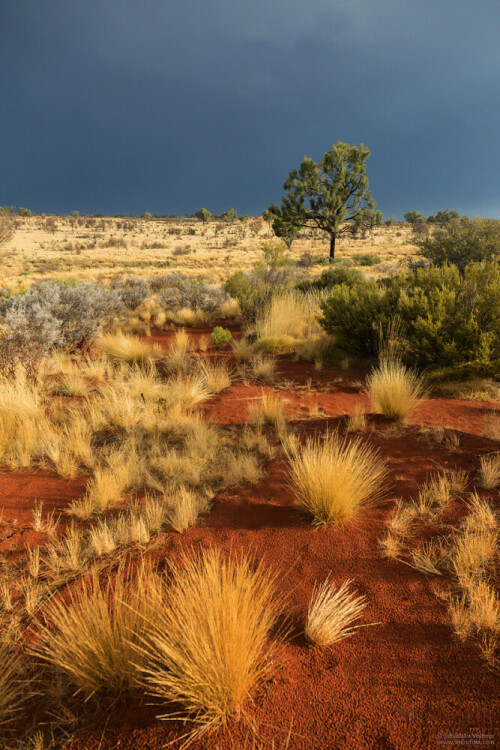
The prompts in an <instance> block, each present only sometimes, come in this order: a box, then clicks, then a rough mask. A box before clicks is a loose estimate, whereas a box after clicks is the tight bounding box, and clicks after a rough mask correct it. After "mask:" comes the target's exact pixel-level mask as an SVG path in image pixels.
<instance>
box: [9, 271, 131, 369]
mask: <svg viewBox="0 0 500 750" xmlns="http://www.w3.org/2000/svg"><path fill="white" fill-rule="evenodd" d="M2 309H3V315H2V318H1V320H0V331H1V335H0V359H1V360H2V364H3V365H4V366H11V365H12V364H13V363H14V362H15V361H16V360H21V361H22V362H25V363H31V364H32V363H34V362H36V361H37V360H38V359H39V358H40V357H41V356H43V355H45V354H48V352H49V351H50V350H51V349H52V347H54V346H57V347H58V348H68V349H71V348H74V347H76V346H81V345H82V344H84V343H86V342H90V341H92V340H93V339H94V338H96V337H97V336H99V334H100V333H101V332H102V330H103V329H104V327H105V326H106V324H108V323H110V322H112V320H113V319H114V317H115V316H119V315H121V314H122V313H123V312H124V306H123V304H122V302H121V300H120V297H119V295H118V294H117V293H116V292H115V291H113V290H112V289H109V288H108V287H106V286H104V285H103V284H97V283H94V282H91V281H83V282H79V283H74V284H68V283H60V282H55V281H44V282H39V283H37V284H34V285H33V286H31V287H30V289H29V290H28V291H27V292H25V293H24V294H14V295H11V296H9V297H8V298H7V299H6V300H5V301H4V304H3V305H2Z"/></svg>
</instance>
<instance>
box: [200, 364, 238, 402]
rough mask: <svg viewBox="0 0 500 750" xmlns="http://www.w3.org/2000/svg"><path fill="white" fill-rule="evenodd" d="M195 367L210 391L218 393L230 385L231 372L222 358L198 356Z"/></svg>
mask: <svg viewBox="0 0 500 750" xmlns="http://www.w3.org/2000/svg"><path fill="white" fill-rule="evenodd" d="M196 369H197V373H198V375H199V377H200V378H201V379H202V380H203V383H204V385H205V387H206V389H207V391H209V392H210V393H213V394H215V393H220V392H221V391H224V390H225V389H226V388H229V386H230V385H231V381H232V372H231V371H230V370H229V368H228V366H227V365H226V364H225V362H224V361H223V360H208V359H204V358H199V359H197V360H196Z"/></svg>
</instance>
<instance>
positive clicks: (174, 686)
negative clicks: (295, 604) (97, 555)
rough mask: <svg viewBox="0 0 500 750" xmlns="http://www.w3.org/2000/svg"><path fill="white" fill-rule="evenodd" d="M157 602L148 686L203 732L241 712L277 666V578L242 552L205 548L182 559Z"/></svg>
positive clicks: (147, 639) (146, 641) (148, 641)
mask: <svg viewBox="0 0 500 750" xmlns="http://www.w3.org/2000/svg"><path fill="white" fill-rule="evenodd" d="M152 605H153V606H152V611H153V612H154V616H153V617H152V618H151V619H150V621H149V623H148V624H149V632H148V633H147V634H145V636H144V637H143V644H142V648H143V650H142V651H141V654H145V655H147V658H148V662H147V666H146V668H145V669H143V674H144V679H145V682H146V684H147V686H148V690H149V691H150V692H151V693H152V694H153V695H155V696H158V697H160V698H162V699H164V700H165V701H167V702H169V703H174V704H177V705H180V706H182V708H183V712H184V714H185V716H186V718H188V719H191V720H193V721H194V722H196V723H198V724H199V725H201V729H200V730H198V731H203V730H206V729H208V728H212V727H214V726H216V725H217V724H220V723H222V722H224V721H225V720H226V719H228V718H229V717H231V716H234V715H241V713H242V712H244V710H245V703H246V702H247V700H248V697H249V695H250V694H251V692H252V690H253V689H254V688H255V686H256V685H257V684H258V683H259V682H260V681H261V680H262V679H263V678H264V677H266V676H267V674H268V672H269V670H270V668H271V661H270V659H269V645H268V638H269V634H270V632H271V629H272V628H273V626H274V625H275V623H276V619H277V616H278V614H279V605H278V603H277V600H276V599H275V580H274V576H273V575H272V574H270V573H269V572H267V571H266V570H265V568H264V567H263V565H262V564H259V565H258V566H256V567H254V565H253V562H252V561H251V560H249V559H248V558H246V557H244V556H243V555H241V556H239V557H233V558H230V559H224V558H223V557H222V555H221V553H220V552H219V551H218V550H216V549H212V550H208V551H207V550H204V551H203V552H201V553H200V554H199V555H196V556H195V555H193V556H191V557H185V558H184V559H183V561H182V568H177V569H175V570H174V575H173V579H172V582H171V583H170V585H168V584H164V587H163V589H156V590H155V591H154V592H153V597H152ZM163 718H169V716H166V717H163Z"/></svg>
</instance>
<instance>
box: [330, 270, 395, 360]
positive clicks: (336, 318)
mask: <svg viewBox="0 0 500 750" xmlns="http://www.w3.org/2000/svg"><path fill="white" fill-rule="evenodd" d="M346 270H347V269H346ZM321 310H322V313H323V315H322V317H320V319H319V322H320V324H321V326H322V327H323V328H324V330H325V331H326V332H327V333H334V334H335V341H336V343H337V344H338V345H339V346H340V347H342V348H345V349H350V350H354V351H358V352H361V353H362V354H376V353H377V346H378V328H377V326H378V325H379V322H380V321H382V320H384V321H388V320H389V318H390V310H389V309H388V301H387V293H386V291H385V290H384V289H383V287H381V286H380V285H379V284H377V282H376V281H367V280H362V281H359V282H358V283H356V284H353V285H352V286H348V285H347V284H338V285H337V286H334V287H333V288H332V294H331V296H329V297H328V298H327V299H326V300H324V301H323V302H322V303H321Z"/></svg>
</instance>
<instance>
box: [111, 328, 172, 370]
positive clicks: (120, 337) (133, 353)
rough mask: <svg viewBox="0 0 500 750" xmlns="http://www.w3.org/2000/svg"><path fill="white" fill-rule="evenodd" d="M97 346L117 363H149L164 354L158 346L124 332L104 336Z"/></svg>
mask: <svg viewBox="0 0 500 750" xmlns="http://www.w3.org/2000/svg"><path fill="white" fill-rule="evenodd" d="M96 346H97V347H98V348H99V349H100V350H101V351H102V352H104V354H105V355H106V356H107V357H108V358H109V359H110V360H111V362H114V363H115V364H122V363H127V364H148V363H149V362H151V360H155V359H160V357H161V356H162V351H161V349H160V348H159V347H158V346H155V345H153V344H149V343H148V342H147V341H142V340H141V339H139V338H137V337H135V336H125V335H124V334H123V333H117V334H108V335H107V336H103V337H102V338H100V339H98V341H97V342H96Z"/></svg>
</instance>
